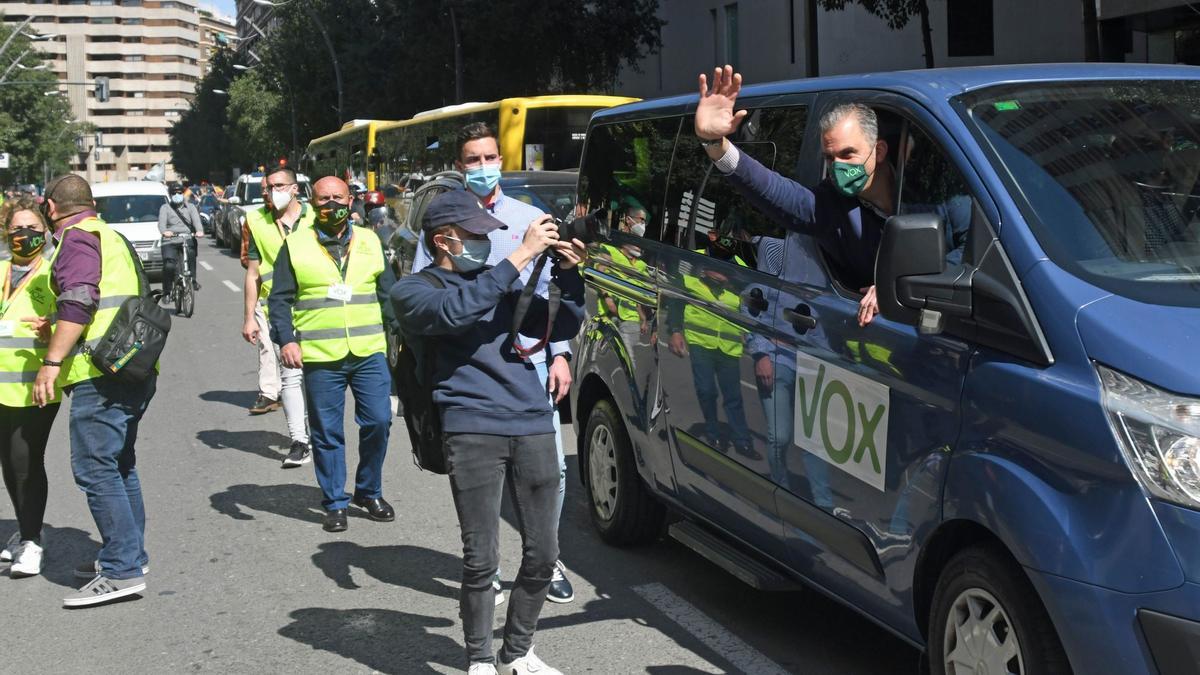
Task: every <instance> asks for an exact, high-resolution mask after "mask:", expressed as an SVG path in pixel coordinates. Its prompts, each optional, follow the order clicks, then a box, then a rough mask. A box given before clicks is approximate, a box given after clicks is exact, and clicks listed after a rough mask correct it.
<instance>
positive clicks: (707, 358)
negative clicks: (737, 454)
mask: <svg viewBox="0 0 1200 675" xmlns="http://www.w3.org/2000/svg"><path fill="white" fill-rule="evenodd" d="M688 352H689V354H691V362H692V378H693V381H694V383H695V385H696V399H697V402H698V403H699V404H700V414H701V415H702V416H703V417H704V431H705V433H707V434H708V436H709V440H710V441H711V442H717V441H721V440H725V439H722V438H721V433H720V426H719V424H718V419H717V389H718V388H720V390H721V399H722V402H723V404H724V408H725V419H726V421H728V422H729V427H730V430H731V431H732V432H733V438H732V439H731V440H732V441H733V444H734V445H735V446H737V447H739V448H748V447H750V442H751V441H750V427H749V426H748V425H747V424H746V411H745V408H744V404H743V403H742V380H741V377H742V376H741V365H740V363H741V360H740V359H739V358H738V357H736V356H730V355H729V354H726V353H725V352H722V351H721V350H719V349H704V348H701V347H696V346H689V348H688Z"/></svg>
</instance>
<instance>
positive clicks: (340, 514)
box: [321, 509, 349, 532]
mask: <svg viewBox="0 0 1200 675" xmlns="http://www.w3.org/2000/svg"><path fill="white" fill-rule="evenodd" d="M321 527H323V528H325V531H326V532H345V531H346V528H347V527H349V526H348V525H347V524H346V509H335V510H333V511H328V512H326V513H325V523H324V524H323V525H321Z"/></svg>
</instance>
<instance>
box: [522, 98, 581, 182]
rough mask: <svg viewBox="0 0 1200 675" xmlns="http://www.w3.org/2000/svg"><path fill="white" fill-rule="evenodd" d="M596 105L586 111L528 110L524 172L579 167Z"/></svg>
mask: <svg viewBox="0 0 1200 675" xmlns="http://www.w3.org/2000/svg"><path fill="white" fill-rule="evenodd" d="M599 109H600V108H599V107H598V106H592V107H585V108H576V107H571V108H530V109H529V110H528V111H527V112H526V113H525V161H524V163H523V165H522V167H521V168H523V169H525V170H527V171H557V170H559V169H575V168H578V167H579V158H580V156H581V155H582V154H583V140H584V138H586V137H587V126H588V121H589V120H591V119H592V113H594V112H596V111H597V110H599Z"/></svg>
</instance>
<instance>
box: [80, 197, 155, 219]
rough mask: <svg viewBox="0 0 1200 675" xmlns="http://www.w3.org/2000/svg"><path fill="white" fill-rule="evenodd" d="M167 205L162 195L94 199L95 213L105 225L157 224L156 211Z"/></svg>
mask: <svg viewBox="0 0 1200 675" xmlns="http://www.w3.org/2000/svg"><path fill="white" fill-rule="evenodd" d="M166 203H167V198H166V197H164V196H162V195H113V196H111V197H96V212H97V213H99V214H100V219H101V220H103V221H104V222H106V223H144V222H146V221H150V220H152V221H154V222H156V223H157V222H158V210H159V209H160V208H162V205H163V204H166Z"/></svg>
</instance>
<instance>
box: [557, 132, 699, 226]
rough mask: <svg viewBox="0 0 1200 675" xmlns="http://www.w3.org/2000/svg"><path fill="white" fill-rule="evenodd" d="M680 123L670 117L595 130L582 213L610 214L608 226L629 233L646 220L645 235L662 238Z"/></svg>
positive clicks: (583, 174)
mask: <svg viewBox="0 0 1200 675" xmlns="http://www.w3.org/2000/svg"><path fill="white" fill-rule="evenodd" d="M679 123H680V120H679V118H677V117H669V118H663V119H654V120H638V121H635V122H620V123H617V124H606V125H603V126H596V127H594V128H593V129H592V130H591V132H590V133H589V134H588V139H587V147H586V148H585V149H584V155H583V167H582V169H581V170H580V175H579V207H578V208H579V210H581V211H584V212H592V211H596V210H598V209H607V210H608V214H609V226H610V227H611V228H613V229H615V230H620V231H622V232H625V233H627V234H631V233H632V232H633V230H634V229H635V228H634V227H633V224H634V223H635V222H636V223H640V222H641V221H642V219H643V218H644V222H645V226H646V229H645V234H644V235H642V236H645V237H646V238H648V239H658V238H659V236H660V234H661V233H662V225H663V213H662V195H663V193H664V192H666V189H667V175H668V172H669V169H670V167H671V153H672V151H673V149H674V147H675V136H676V134H677V133H678V132H679ZM636 229H638V230H640V227H639V228H636Z"/></svg>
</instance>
